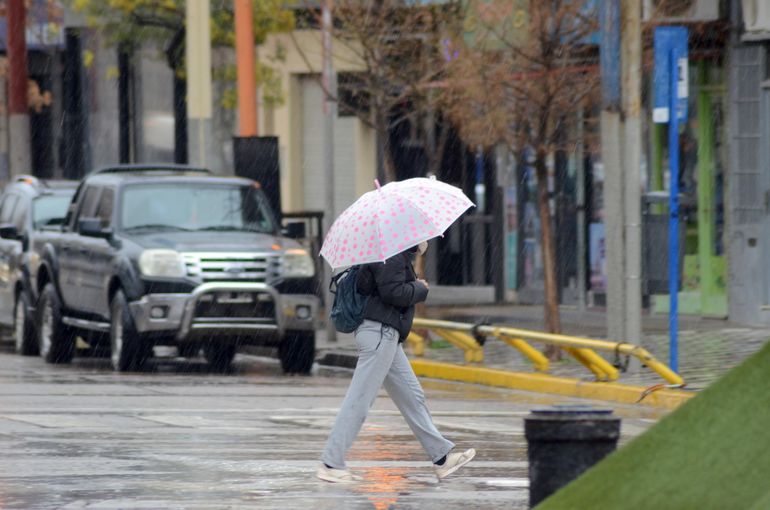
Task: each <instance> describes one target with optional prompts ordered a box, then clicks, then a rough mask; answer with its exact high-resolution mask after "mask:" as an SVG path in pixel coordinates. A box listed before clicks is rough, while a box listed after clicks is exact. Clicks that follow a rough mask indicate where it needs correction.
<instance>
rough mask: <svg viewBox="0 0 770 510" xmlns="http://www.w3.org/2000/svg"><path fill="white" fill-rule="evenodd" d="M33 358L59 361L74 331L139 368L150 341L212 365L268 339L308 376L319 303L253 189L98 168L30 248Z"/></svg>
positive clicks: (236, 181)
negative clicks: (57, 225) (58, 221)
mask: <svg viewBox="0 0 770 510" xmlns="http://www.w3.org/2000/svg"><path fill="white" fill-rule="evenodd" d="M33 250H34V253H35V254H36V258H35V264H33V265H32V269H31V273H32V282H33V288H34V297H35V298H36V299H38V313H39V315H38V317H39V321H40V324H41V331H40V354H41V356H43V357H44V358H45V360H46V361H48V362H50V363H67V362H69V361H70V360H71V359H72V357H73V355H74V351H75V349H74V340H73V338H74V337H75V336H80V337H82V338H84V339H85V340H86V341H87V342H88V343H89V344H91V345H92V346H98V345H100V344H106V345H109V349H110V358H111V362H112V365H113V368H114V369H115V370H118V371H126V370H133V369H139V368H141V367H142V365H143V364H144V362H145V361H146V360H147V359H148V358H149V357H150V356H151V355H152V348H153V346H155V345H174V346H177V347H178V349H179V352H180V354H181V355H182V356H188V357H192V356H196V355H198V353H199V352H200V350H201V349H203V353H204V355H205V357H206V359H207V360H208V362H209V363H210V364H211V365H212V366H214V367H216V368H220V369H223V368H226V367H228V366H229V365H230V363H231V361H232V359H233V357H234V356H235V353H236V349H237V347H238V346H239V345H244V344H256V345H263V346H277V347H278V352H279V357H280V360H281V364H282V367H283V369H284V370H285V371H286V372H299V373H306V372H309V371H310V368H311V366H312V364H313V358H314V354H315V329H316V321H317V312H318V307H319V299H318V297H317V295H316V289H317V281H316V274H315V266H314V263H313V259H312V258H311V257H310V255H309V254H308V253H307V251H306V250H304V249H302V248H301V247H300V245H299V244H298V243H297V242H295V241H294V240H292V239H289V238H287V237H285V236H282V235H281V231H280V229H279V226H278V223H277V222H276V219H275V215H274V214H273V211H272V210H271V209H270V206H269V203H268V200H267V198H266V197H265V195H264V193H263V192H262V190H261V189H260V187H259V184H258V183H256V182H254V181H251V180H248V179H241V178H232V177H216V176H212V175H210V174H209V173H208V172H207V171H206V170H204V169H199V168H192V167H188V166H181V165H119V166H114V167H108V168H102V169H100V170H98V171H96V172H94V173H92V174H91V175H90V176H88V177H87V178H86V179H84V181H83V182H82V183H81V185H80V187H79V188H78V190H77V193H76V195H75V196H74V197H73V200H72V203H71V204H70V206H69V210H68V213H67V217H66V218H65V221H64V224H63V226H62V228H61V230H60V231H58V232H45V233H44V235H42V236H40V237H39V238H38V239H36V240H35V242H34V243H33Z"/></svg>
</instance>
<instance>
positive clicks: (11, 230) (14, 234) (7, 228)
mask: <svg viewBox="0 0 770 510" xmlns="http://www.w3.org/2000/svg"><path fill="white" fill-rule="evenodd" d="M0 237H2V238H3V239H10V240H12V241H17V240H18V239H19V229H18V228H16V225H14V224H12V223H5V224H3V225H0Z"/></svg>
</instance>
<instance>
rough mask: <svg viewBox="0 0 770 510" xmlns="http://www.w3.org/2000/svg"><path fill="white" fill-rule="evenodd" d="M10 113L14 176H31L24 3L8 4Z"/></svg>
mask: <svg viewBox="0 0 770 510" xmlns="http://www.w3.org/2000/svg"><path fill="white" fill-rule="evenodd" d="M6 9H7V13H6V17H7V21H8V34H7V39H8V41H7V42H8V44H7V54H8V111H9V112H10V115H9V135H10V144H9V152H10V154H9V159H10V161H9V163H10V173H11V175H12V176H13V175H19V174H26V173H30V172H31V170H32V168H31V163H32V159H31V155H30V131H29V129H30V128H29V106H28V104H27V40H26V17H27V8H26V7H25V6H24V0H8V2H7V6H6Z"/></svg>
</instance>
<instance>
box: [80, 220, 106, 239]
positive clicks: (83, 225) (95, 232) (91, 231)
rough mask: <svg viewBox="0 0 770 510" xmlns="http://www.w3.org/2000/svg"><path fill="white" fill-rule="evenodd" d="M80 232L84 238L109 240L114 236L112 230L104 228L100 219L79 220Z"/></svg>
mask: <svg viewBox="0 0 770 510" xmlns="http://www.w3.org/2000/svg"><path fill="white" fill-rule="evenodd" d="M78 232H79V233H80V235H83V236H88V237H101V238H103V239H109V238H110V237H111V236H112V229H109V228H102V220H101V219H99V218H80V219H79V220H78Z"/></svg>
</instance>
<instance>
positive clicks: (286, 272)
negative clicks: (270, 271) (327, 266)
mask: <svg viewBox="0 0 770 510" xmlns="http://www.w3.org/2000/svg"><path fill="white" fill-rule="evenodd" d="M282 266H283V270H282V272H281V276H283V277H284V278H310V277H311V276H313V275H314V274H315V264H314V263H313V259H312V258H311V257H310V255H309V254H308V252H306V251H305V250H301V249H293V250H286V253H284V254H283V260H282Z"/></svg>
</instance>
